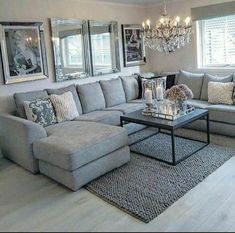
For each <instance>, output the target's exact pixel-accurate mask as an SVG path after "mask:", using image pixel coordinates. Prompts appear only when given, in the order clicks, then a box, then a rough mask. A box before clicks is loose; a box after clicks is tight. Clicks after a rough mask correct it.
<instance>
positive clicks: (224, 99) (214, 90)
mask: <svg viewBox="0 0 235 233" xmlns="http://www.w3.org/2000/svg"><path fill="white" fill-rule="evenodd" d="M234 85H235V84H234V83H233V82H230V83H219V82H209V84H208V102H209V103H211V104H229V105H232V104H233V99H232V97H233V91H234Z"/></svg>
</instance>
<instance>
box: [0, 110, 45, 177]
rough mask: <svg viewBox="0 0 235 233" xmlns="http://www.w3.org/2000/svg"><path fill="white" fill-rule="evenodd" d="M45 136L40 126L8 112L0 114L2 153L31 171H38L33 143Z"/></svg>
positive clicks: (0, 144)
mask: <svg viewBox="0 0 235 233" xmlns="http://www.w3.org/2000/svg"><path fill="white" fill-rule="evenodd" d="M45 137H47V133H46V130H45V129H44V128H43V127H42V126H40V125H38V124H36V123H33V122H31V121H28V120H25V119H22V118H19V117H15V116H13V115H10V114H0V147H1V150H2V154H3V155H4V156H5V157H7V158H8V159H10V160H12V161H14V162H15V163H17V164H19V165H20V166H22V167H24V168H25V169H27V170H29V171H31V172H32V173H38V171H39V170H38V162H37V160H36V159H35V158H34V155H33V143H34V142H35V141H37V140H40V139H42V138H45Z"/></svg>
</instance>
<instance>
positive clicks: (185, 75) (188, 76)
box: [177, 70, 204, 99]
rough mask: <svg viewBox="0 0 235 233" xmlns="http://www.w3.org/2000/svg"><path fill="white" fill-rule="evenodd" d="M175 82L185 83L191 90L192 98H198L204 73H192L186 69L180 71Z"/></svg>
mask: <svg viewBox="0 0 235 233" xmlns="http://www.w3.org/2000/svg"><path fill="white" fill-rule="evenodd" d="M177 79H178V81H177V84H178V85H179V84H185V85H187V86H188V87H189V88H190V89H191V90H192V92H193V95H194V99H200V97H201V89H202V84H203V79H204V74H194V73H190V72H186V71H182V70H181V71H180V72H179V74H178V78H177Z"/></svg>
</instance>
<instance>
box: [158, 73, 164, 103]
mask: <svg viewBox="0 0 235 233" xmlns="http://www.w3.org/2000/svg"><path fill="white" fill-rule="evenodd" d="M156 97H157V101H163V100H164V99H165V98H166V77H160V78H157V79H156Z"/></svg>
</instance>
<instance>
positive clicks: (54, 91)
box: [46, 84, 83, 115]
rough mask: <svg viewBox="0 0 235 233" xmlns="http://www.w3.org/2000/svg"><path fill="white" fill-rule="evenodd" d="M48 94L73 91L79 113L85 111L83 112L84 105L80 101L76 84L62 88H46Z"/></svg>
mask: <svg viewBox="0 0 235 233" xmlns="http://www.w3.org/2000/svg"><path fill="white" fill-rule="evenodd" d="M46 91H47V93H48V95H62V94H64V93H65V92H69V91H70V92H72V94H73V98H74V101H75V103H76V106H77V110H78V113H79V114H80V115H81V114H82V113H83V112H82V105H81V102H80V99H79V97H78V93H77V90H76V87H75V85H74V84H73V85H70V86H68V87H62V88H59V89H46Z"/></svg>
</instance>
